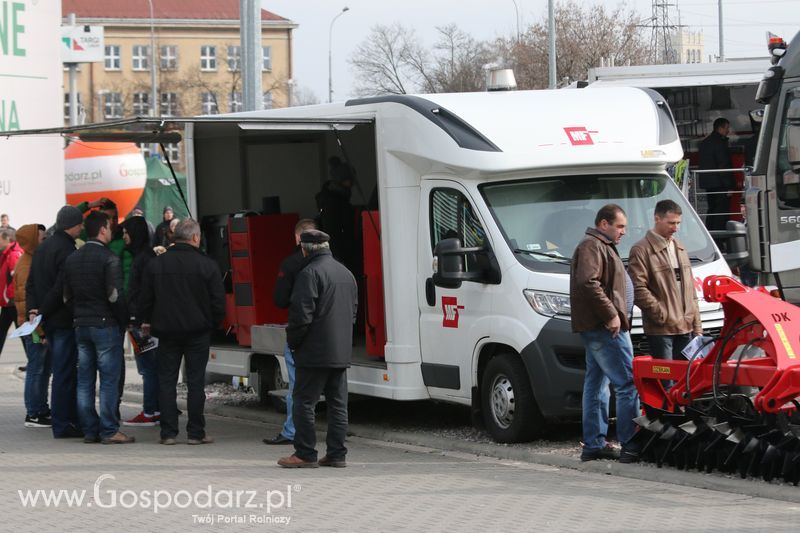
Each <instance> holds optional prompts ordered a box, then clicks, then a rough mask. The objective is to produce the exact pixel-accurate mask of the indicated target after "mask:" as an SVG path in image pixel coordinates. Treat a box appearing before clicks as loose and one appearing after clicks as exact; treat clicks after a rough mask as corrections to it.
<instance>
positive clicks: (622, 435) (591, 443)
mask: <svg viewBox="0 0 800 533" xmlns="http://www.w3.org/2000/svg"><path fill="white" fill-rule="evenodd" d="M581 337H582V338H583V343H584V345H585V346H586V376H585V377H584V381H583V443H584V447H585V448H586V449H590V450H595V449H600V448H603V447H605V445H606V438H605V437H606V430H607V429H608V399H609V392H608V384H609V382H610V383H611V384H612V385H613V386H614V393H615V394H616V398H617V438H618V439H619V441H620V443H621V444H622V445H623V447H624V446H625V445H626V444H627V443H628V441H630V440H631V438H633V435H634V433H635V432H636V425H635V423H634V421H633V419H634V418H636V417H638V416H639V414H640V411H639V392H638V391H637V390H636V386H635V385H634V384H633V345H632V344H631V336H630V334H629V333H628V332H627V331H625V332H623V331H621V332H620V333H619V334H618V335H617V336H616V337H612V336H611V332H609V331H608V330H606V329H597V330H592V331H583V332H581Z"/></svg>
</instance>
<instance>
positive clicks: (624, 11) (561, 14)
mask: <svg viewBox="0 0 800 533" xmlns="http://www.w3.org/2000/svg"><path fill="white" fill-rule="evenodd" d="M555 19H556V70H557V72H558V77H559V80H561V81H560V82H559V85H564V84H565V83H566V82H567V81H574V80H582V79H586V74H587V72H588V70H589V69H590V68H592V67H596V66H599V65H600V61H601V58H605V59H610V58H612V57H613V58H614V59H615V61H616V63H617V64H626V63H630V64H646V63H649V41H648V39H647V37H646V36H645V29H644V27H643V24H642V18H641V15H639V14H638V13H637V12H636V11H635V10H633V9H628V8H627V7H626V6H625V5H624V4H621V5H619V6H617V7H616V8H614V9H613V10H608V9H606V7H604V6H603V5H601V4H594V5H586V4H584V3H578V2H576V1H575V0H566V1H564V2H561V3H559V4H558V5H557V6H556V10H555ZM495 50H496V53H497V55H498V56H499V57H500V58H502V59H503V60H504V61H505V63H506V64H507V65H508V66H510V67H511V68H513V69H514V74H515V76H516V79H517V85H518V86H519V88H520V89H542V88H545V87H547V83H548V70H547V65H548V46H547V20H546V19H544V18H543V19H542V20H541V21H540V22H537V23H535V24H533V25H531V26H529V27H528V28H527V29H526V30H525V32H524V33H523V34H522V35H521V36H520V39H519V40H517V38H516V36H514V37H509V38H505V39H499V40H498V41H496V43H495Z"/></svg>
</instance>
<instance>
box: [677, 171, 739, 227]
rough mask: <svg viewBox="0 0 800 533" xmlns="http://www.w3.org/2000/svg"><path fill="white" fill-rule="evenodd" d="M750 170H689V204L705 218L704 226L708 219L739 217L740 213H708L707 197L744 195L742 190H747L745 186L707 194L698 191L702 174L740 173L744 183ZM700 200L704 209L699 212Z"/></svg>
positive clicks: (706, 192)
mask: <svg viewBox="0 0 800 533" xmlns="http://www.w3.org/2000/svg"><path fill="white" fill-rule="evenodd" d="M750 170H751V168H750V167H739V168H715V169H710V170H699V169H689V170H688V173H689V198H688V199H689V203H690V204H691V205H692V208H694V210H695V211H696V212H697V214H699V215H701V216H704V217H705V219H704V220H705V224H706V226H708V218H709V217H717V216H719V217H722V216H724V217H728V218H730V217H732V216H739V215H741V214H742V213H741V211H731V212H723V213H708V209H707V207H708V203H707V199H708V197H709V196H718V195H725V196H732V195H734V194H744V189H746V188H747V186H746V184H745V186H744V187H742V188H741V189H734V190H730V191H714V192H708V191H706V190H704V189H701V190H698V189H699V187H698V181H699V178H700V175H702V174H722V173H731V172H741V173H742V174H744V176H745V181H746V180H747V176H748V175H749V172H750ZM701 199H705V200H706V209H704V210H702V212H701V210H700V208H699V207H700V205H699V201H700V200H701Z"/></svg>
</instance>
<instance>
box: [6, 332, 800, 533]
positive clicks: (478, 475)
mask: <svg viewBox="0 0 800 533" xmlns="http://www.w3.org/2000/svg"><path fill="white" fill-rule="evenodd" d="M22 359H23V358H22V357H21V350H18V349H15V348H14V347H12V348H11V349H6V350H5V351H4V353H3V355H2V359H0V428H2V431H0V469H1V471H2V473H3V482H2V489H0V510H1V511H2V515H0V517H1V518H0V520H2V525H0V530H3V531H15V532H21V531H34V530H35V531H86V530H94V529H100V528H103V529H106V530H112V531H134V530H136V531H142V530H144V531H155V530H163V531H189V530H198V529H200V530H202V529H206V530H219V529H223V528H224V529H230V530H251V529H252V530H265V529H267V530H276V529H278V530H280V528H285V530H289V529H291V530H294V531H304V532H305V531H412V530H414V531H485V530H491V531H509V530H527V531H571V532H574V531H610V532H611V531H613V532H617V531H642V530H652V531H747V532H753V531H771V532H775V531H797V530H798V526H800V505H798V504H794V503H787V502H783V501H776V500H769V499H762V498H755V497H750V496H742V495H736V494H730V493H726V492H716V491H711V490H701V489H696V488H687V487H681V486H676V485H672V484H668V483H657V482H651V481H646V480H635V479H626V478H622V477H617V476H606V475H602V474H597V473H591V472H580V471H575V470H571V469H563V468H558V467H552V466H543V465H537V464H532V463H528V462H524V461H513V460H499V459H493V458H487V457H479V456H476V455H474V454H466V453H459V452H443V451H440V450H437V449H434V448H430V447H422V446H412V445H404V444H391V443H387V442H382V441H377V440H370V439H365V438H359V437H354V438H351V439H350V441H349V444H348V445H349V447H350V455H349V457H348V460H349V467H348V468H346V469H328V468H320V469H316V470H304V471H297V470H285V469H281V468H278V467H276V466H275V461H276V460H277V459H278V458H279V457H280V455H281V454H282V452H288V451H289V450H288V449H287V448H282V449H275V448H272V447H267V446H264V445H262V444H260V438H261V437H263V436H266V435H272V434H274V433H275V432H276V430H277V426H275V425H270V424H265V423H260V422H252V421H245V420H240V419H232V418H225V417H217V416H210V417H209V421H208V425H209V434H212V435H214V436H215V437H216V438H217V443H215V444H213V445H209V446H195V447H190V446H186V445H183V444H180V445H178V446H174V447H166V446H160V445H158V444H156V439H157V430H155V429H153V428H139V429H134V430H133V431H131V433H132V434H133V435H135V436H136V438H137V440H138V441H139V442H137V443H136V444H133V445H126V446H102V445H87V444H82V443H81V442H80V441H75V440H72V441H63V440H58V441H57V440H54V439H52V436H51V434H50V432H49V431H48V430H42V429H29V428H25V427H23V425H22V421H23V419H24V409H23V407H22V399H21V398H22V388H23V385H22V381H21V380H20V377H19V376H18V375H17V374H18V372H15V371H14V369H15V368H16V366H17V365H18V364H19V363H18V361H22ZM136 411H137V406H135V405H132V404H131V405H126V406H125V412H124V415H132V414H134V413H135V412H136ZM614 466H616V465H614ZM40 489H41V490H45V491H50V490H55V491H60V490H65V491H78V492H77V494H76V497H79V496H80V494H81V491H85V496H84V500H83V502H82V504H80V505H78V504H76V503H74V501H73V505H72V506H70V505H68V504H66V503H65V501H64V500H62V501H61V503H60V505H58V506H55V505H50V506H46V505H45V504H44V503H43V502H42V500H41V499H40V500H39V501H38V503H37V504H36V505H35V506H32V505H31V504H29V505H28V506H26V505H24V504H23V503H22V501H21V495H20V491H22V495H26V494H27V492H26V491H29V490H30V491H36V490H40ZM237 491H239V492H238V502H237ZM31 494H36V493H35V492H33V493H31ZM64 495H66V494H64ZM64 495H62V497H63V496H64ZM39 497H40V498H41V497H42V494H40V495H39ZM153 500H155V501H153ZM209 500H210V505H209ZM156 502H157V503H156ZM156 507H158V509H157V512H156ZM239 521H242V522H244V523H237V522H239ZM286 521H288V524H286V523H279V522H286Z"/></svg>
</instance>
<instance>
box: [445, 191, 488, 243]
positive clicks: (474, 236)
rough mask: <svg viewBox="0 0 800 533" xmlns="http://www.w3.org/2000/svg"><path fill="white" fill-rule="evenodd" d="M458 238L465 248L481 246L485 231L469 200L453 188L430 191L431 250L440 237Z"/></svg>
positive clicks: (484, 238)
mask: <svg viewBox="0 0 800 533" xmlns="http://www.w3.org/2000/svg"><path fill="white" fill-rule="evenodd" d="M450 238H458V239H459V240H460V241H461V245H462V246H464V247H467V248H472V247H480V246H483V244H484V242H485V240H486V233H485V232H484V230H483V227H482V226H481V223H480V222H479V221H478V217H476V216H475V212H474V211H473V210H472V206H471V205H470V203H469V200H467V198H466V197H465V196H464V195H463V194H461V193H460V192H459V191H457V190H455V189H434V190H433V191H431V250H433V248H434V247H435V246H436V244H437V243H438V242H439V241H441V240H442V239H450Z"/></svg>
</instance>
